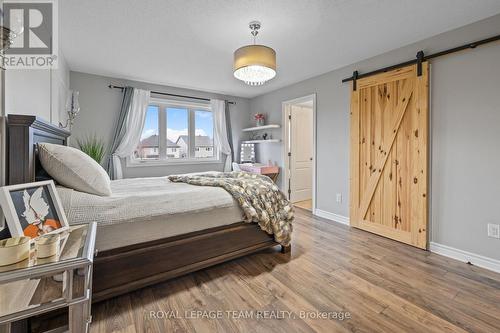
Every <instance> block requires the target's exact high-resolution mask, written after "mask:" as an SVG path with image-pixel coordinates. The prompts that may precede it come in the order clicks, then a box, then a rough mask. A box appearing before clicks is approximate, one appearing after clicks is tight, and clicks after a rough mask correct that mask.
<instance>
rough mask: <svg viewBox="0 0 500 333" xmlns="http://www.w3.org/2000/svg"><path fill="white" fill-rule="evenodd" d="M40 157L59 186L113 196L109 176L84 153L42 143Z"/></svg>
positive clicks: (39, 147)
mask: <svg viewBox="0 0 500 333" xmlns="http://www.w3.org/2000/svg"><path fill="white" fill-rule="evenodd" d="M38 157H39V159H40V162H41V163H42V166H43V168H44V169H45V171H47V173H48V174H49V175H50V176H51V177H52V178H54V180H55V181H56V182H58V183H59V184H61V185H63V186H66V187H69V188H72V189H74V190H76V191H80V192H86V193H90V194H96V195H100V196H110V195H111V186H110V182H111V180H110V179H109V176H108V174H107V173H106V171H105V170H104V169H103V168H102V167H101V166H100V165H99V163H97V162H96V161H94V160H93V159H92V158H91V157H90V156H88V155H87V154H85V153H84V152H82V151H80V150H78V149H75V148H72V147H68V146H61V145H54V144H51V143H40V144H38Z"/></svg>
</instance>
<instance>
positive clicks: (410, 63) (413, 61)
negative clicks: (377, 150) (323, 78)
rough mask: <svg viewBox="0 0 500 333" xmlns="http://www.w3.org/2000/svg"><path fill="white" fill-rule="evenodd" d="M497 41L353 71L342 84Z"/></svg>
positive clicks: (472, 44)
mask: <svg viewBox="0 0 500 333" xmlns="http://www.w3.org/2000/svg"><path fill="white" fill-rule="evenodd" d="M498 40H500V35H496V36H493V37H490V38H486V39H482V40H479V41H476V42H471V43H467V44H464V45H461V46H457V47H454V48H451V49H447V50H444V51H441V52H437V53H434V54H429V55H424V54H423V51H419V52H418V53H417V58H416V59H413V60H409V61H405V62H402V63H399V64H397V65H392V66H388V67H384V68H380V69H377V70H374V71H371V72H368V73H364V74H358V72H357V71H355V72H354V73H353V75H352V76H351V77H348V78H345V79H343V80H342V83H345V82H349V81H356V80H359V79H362V78H364V77H368V76H372V75H375V74H379V73H384V72H387V71H390V70H393V69H397V68H401V67H405V66H408V65H413V64H418V63H421V62H422V61H427V60H430V59H434V58H437V57H441V56H444V55H447V54H450V53H455V52H459V51H463V50H467V49H475V48H476V47H478V46H480V45H484V44H488V43H492V42H496V41H498ZM354 87H355V84H354Z"/></svg>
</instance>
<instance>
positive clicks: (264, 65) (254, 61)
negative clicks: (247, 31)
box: [233, 45, 276, 86]
mask: <svg viewBox="0 0 500 333" xmlns="http://www.w3.org/2000/svg"><path fill="white" fill-rule="evenodd" d="M233 68H234V77H235V78H237V79H238V80H241V81H244V82H245V83H246V84H249V85H252V86H256V85H261V84H264V83H265V82H267V81H269V80H271V79H272V78H274V77H275V76H276V52H275V51H274V50H273V49H272V48H270V47H267V46H264V45H247V46H243V47H240V48H239V49H237V50H236V51H235V52H234V66H233Z"/></svg>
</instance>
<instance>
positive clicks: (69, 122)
mask: <svg viewBox="0 0 500 333" xmlns="http://www.w3.org/2000/svg"><path fill="white" fill-rule="evenodd" d="M79 94H80V93H79V92H78V91H76V90H70V91H69V96H68V99H67V100H66V105H65V107H64V109H65V110H66V112H67V113H68V119H66V124H65V125H63V124H62V123H59V127H61V128H67V127H68V126H69V130H70V131H71V127H72V126H73V124H74V122H75V118H76V115H77V114H78V113H79V112H80V103H79V102H78V96H79Z"/></svg>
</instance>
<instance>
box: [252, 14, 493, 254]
mask: <svg viewBox="0 0 500 333" xmlns="http://www.w3.org/2000/svg"><path fill="white" fill-rule="evenodd" d="M499 32H500V15H497V16H494V17H491V18H489V19H486V20H483V21H480V22H477V23H474V24H471V25H469V26H466V27H463V28H460V29H456V30H453V31H450V32H447V33H444V34H441V35H438V36H435V37H433V38H430V39H427V40H424V41H421V42H418V43H415V44H412V45H409V46H406V47H403V48H400V49H397V50H393V51H390V52H388V53H385V54H383V55H380V56H377V57H374V58H371V59H368V60H365V61H362V62H359V63H356V64H354V65H351V66H348V67H345V68H342V69H339V70H335V71H332V72H329V73H326V74H324V75H321V76H318V77H314V78H311V79H308V80H305V81H302V82H300V83H297V84H294V85H291V86H289V87H286V88H282V89H279V90H277V91H274V92H271V93H268V94H265V95H262V96H259V97H256V98H254V99H252V100H251V102H250V109H251V115H252V114H254V113H256V112H263V113H266V114H268V117H269V122H272V123H281V103H282V102H283V101H286V100H290V99H293V98H297V97H302V96H305V95H309V94H313V93H316V94H317V165H318V166H317V208H318V209H321V210H324V211H328V212H332V213H335V214H339V215H343V216H348V215H349V202H348V197H349V171H348V170H349V102H350V89H349V85H347V84H342V83H341V80H342V79H343V78H345V77H348V76H350V75H351V74H352V71H353V70H359V71H360V72H361V73H363V72H367V71H370V70H374V69H377V68H379V67H384V66H388V65H392V64H395V63H398V62H402V61H406V60H408V59H412V58H414V57H415V54H416V52H417V51H418V50H421V49H422V50H424V51H425V52H426V53H427V54H429V53H433V52H436V51H440V50H443V49H446V48H449V47H454V46H457V45H461V44H464V43H465V42H468V41H473V40H478V39H482V38H486V37H490V36H493V35H496V34H498V33H499ZM251 115H250V117H251ZM431 128H432V129H431V151H432V153H431V191H432V193H431V240H432V241H433V242H437V243H440V244H444V245H448V246H452V247H455V248H458V249H462V250H465V251H470V252H472V253H476V254H480V255H484V256H487V257H490V258H494V259H500V240H498V239H493V238H488V237H487V223H499V222H500V216H499V215H498V212H497V206H498V204H499V202H500V177H498V176H497V172H498V170H500V153H499V152H500V150H499V142H500V43H498V42H497V43H494V44H489V45H486V46H482V47H480V48H477V49H476V50H473V51H465V52H461V53H457V54H453V55H449V56H446V57H442V58H439V59H436V60H433V61H432V65H431ZM276 134H277V133H276ZM281 149H282V147H281V145H274V146H273V145H265V146H264V145H262V146H261V147H260V151H259V158H260V160H262V161H267V160H268V159H271V160H273V161H277V162H278V163H279V164H280V165H283V163H282V162H283V161H282V157H281V156H282V155H281V154H282V153H281ZM336 193H342V195H343V202H342V203H340V204H339V203H336V202H335V194H336Z"/></svg>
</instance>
